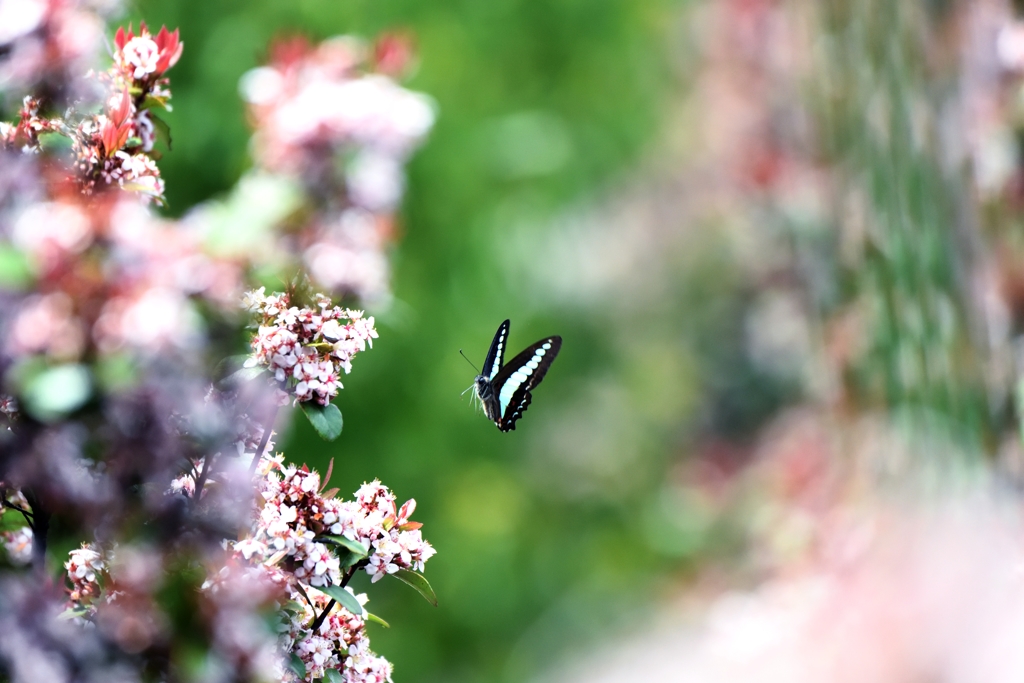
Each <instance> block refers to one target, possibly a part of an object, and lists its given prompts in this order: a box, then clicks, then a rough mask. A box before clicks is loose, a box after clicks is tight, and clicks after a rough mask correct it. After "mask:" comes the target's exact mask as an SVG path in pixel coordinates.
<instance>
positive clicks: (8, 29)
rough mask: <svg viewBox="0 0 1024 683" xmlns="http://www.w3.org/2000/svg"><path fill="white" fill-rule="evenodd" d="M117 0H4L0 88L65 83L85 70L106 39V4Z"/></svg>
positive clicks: (113, 6)
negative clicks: (103, 14) (102, 12)
mask: <svg viewBox="0 0 1024 683" xmlns="http://www.w3.org/2000/svg"><path fill="white" fill-rule="evenodd" d="M119 4H120V3H119V2H117V1H116V0H112V1H104V2H102V3H100V2H95V1H90V0H62V1H61V2H54V1H53V0H5V1H3V2H0V88H4V89H11V90H20V91H24V90H27V89H28V88H30V87H31V86H33V85H35V84H38V83H45V84H47V85H50V86H56V85H64V84H67V83H68V82H70V84H71V85H72V86H74V79H75V78H76V77H78V76H80V75H81V74H82V73H84V72H85V71H86V70H87V69H88V68H89V67H90V66H91V65H92V62H93V60H94V59H95V58H96V56H97V55H98V53H99V49H100V47H101V45H102V41H103V28H104V27H103V20H102V18H101V17H100V15H99V14H98V13H97V9H99V7H100V6H101V5H105V6H106V7H105V9H106V10H107V11H108V12H112V11H114V10H116V9H117V8H118V5H119Z"/></svg>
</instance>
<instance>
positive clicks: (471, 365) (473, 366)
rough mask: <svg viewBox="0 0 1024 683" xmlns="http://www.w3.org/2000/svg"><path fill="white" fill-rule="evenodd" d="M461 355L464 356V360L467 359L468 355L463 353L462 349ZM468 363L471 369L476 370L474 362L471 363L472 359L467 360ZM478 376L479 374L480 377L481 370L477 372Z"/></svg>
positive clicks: (460, 350)
mask: <svg viewBox="0 0 1024 683" xmlns="http://www.w3.org/2000/svg"><path fill="white" fill-rule="evenodd" d="M459 353H460V354H461V355H462V357H463V358H466V354H464V353H462V349H459ZM466 362H467V363H469V367H471V368H473V369H474V370H476V366H475V365H473V361H471V360H470V359H468V358H466ZM476 374H478V375H479V374H480V371H479V370H476Z"/></svg>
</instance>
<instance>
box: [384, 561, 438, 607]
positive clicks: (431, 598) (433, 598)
mask: <svg viewBox="0 0 1024 683" xmlns="http://www.w3.org/2000/svg"><path fill="white" fill-rule="evenodd" d="M391 576H393V577H395V578H396V579H398V580H399V581H401V582H402V583H406V584H409V585H410V586H412V587H413V588H415V589H416V590H417V591H418V592H419V594H420V595H422V596H423V597H424V598H426V600H427V602H429V603H430V604H431V605H433V606H434V607H437V595H435V594H434V589H433V588H431V587H430V583H429V582H428V581H427V580H426V579H425V578H424V577H423V574H418V573H416V572H413V571H409V570H408V569H399V570H398V571H397V572H395V573H394V574H391Z"/></svg>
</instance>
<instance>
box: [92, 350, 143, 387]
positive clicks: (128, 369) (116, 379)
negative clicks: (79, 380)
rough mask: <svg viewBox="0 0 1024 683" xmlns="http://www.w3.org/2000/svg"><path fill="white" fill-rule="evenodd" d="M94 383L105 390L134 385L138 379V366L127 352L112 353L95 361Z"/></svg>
mask: <svg viewBox="0 0 1024 683" xmlns="http://www.w3.org/2000/svg"><path fill="white" fill-rule="evenodd" d="M94 367H95V373H96V383H97V384H98V385H99V386H100V388H101V389H103V390H106V391H117V390H120V389H126V388H128V387H131V386H134V385H135V383H136V381H137V380H138V375H139V372H138V368H136V367H135V363H134V362H133V361H132V357H131V356H130V355H129V354H127V353H112V354H108V355H106V356H102V357H100V358H99V359H98V360H97V361H96V365H95V366H94Z"/></svg>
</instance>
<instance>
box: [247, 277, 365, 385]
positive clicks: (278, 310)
mask: <svg viewBox="0 0 1024 683" xmlns="http://www.w3.org/2000/svg"><path fill="white" fill-rule="evenodd" d="M264 291H265V288H263V287H261V288H259V289H258V290H255V291H252V292H249V293H248V294H247V295H246V296H245V298H244V300H243V305H244V306H245V307H246V308H247V309H248V310H249V311H252V312H253V313H255V314H256V315H257V316H258V317H259V321H258V322H259V329H258V331H257V333H256V335H255V336H254V337H253V340H252V349H253V355H252V357H251V358H250V359H249V361H248V362H247V364H248V365H250V366H260V367H265V368H268V369H269V370H270V372H271V373H272V374H273V377H274V379H275V380H276V381H277V382H278V384H279V385H280V386H281V387H288V394H286V395H290V396H291V397H292V398H293V400H294V402H295V403H302V402H305V401H316V402H317V403H319V404H320V405H327V404H328V403H330V402H331V399H332V398H334V397H335V396H337V395H338V390H339V389H341V388H342V384H341V382H340V381H339V376H340V373H341V371H342V370H344V372H345V373H346V374H348V373H349V372H351V370H352V358H353V357H354V356H355V355H356V354H357V353H358V352H360V351H364V350H366V347H367V346H371V347H372V346H373V340H374V339H375V338H376V337H377V330H376V329H374V326H373V317H372V316H371V317H369V318H364V317H363V312H362V311H354V310H351V309H348V308H341V307H340V306H334V305H333V304H332V303H331V300H330V298H329V297H327V296H325V295H323V294H317V295H316V307H315V308H311V307H303V308H299V307H297V306H292V305H290V296H289V295H288V294H287V293H283V292H278V293H275V294H270V295H266V294H265V293H264ZM346 321H347V322H346Z"/></svg>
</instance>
